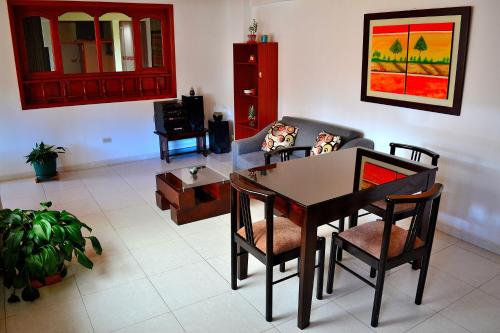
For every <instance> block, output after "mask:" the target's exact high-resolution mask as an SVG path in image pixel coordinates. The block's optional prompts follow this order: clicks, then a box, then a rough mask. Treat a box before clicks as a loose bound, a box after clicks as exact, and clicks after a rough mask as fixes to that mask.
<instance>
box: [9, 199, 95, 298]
mask: <svg viewBox="0 0 500 333" xmlns="http://www.w3.org/2000/svg"><path fill="white" fill-rule="evenodd" d="M40 206H41V209H40V210H21V209H15V210H10V209H3V210H0V234H1V235H2V241H3V249H2V251H1V253H0V264H1V269H2V270H3V284H4V286H5V287H6V288H13V292H12V295H11V296H10V297H9V299H8V302H9V303H14V302H19V301H20V299H19V297H18V296H17V295H16V290H17V289H22V292H21V297H22V299H23V300H25V301H34V300H35V299H37V298H38V297H40V292H39V291H38V289H36V288H38V287H41V286H44V285H47V284H51V283H55V282H58V281H60V280H61V279H62V278H63V277H64V276H65V275H66V272H67V269H66V266H65V262H66V261H67V262H70V261H71V260H72V259H73V256H75V258H76V260H77V262H78V263H79V264H81V265H82V266H84V267H86V268H88V269H92V267H93V263H92V261H91V260H90V259H89V258H88V257H87V255H86V254H85V244H86V241H87V240H89V241H90V242H91V243H92V247H93V249H94V251H95V252H96V253H97V254H98V255H100V254H101V253H102V247H101V244H100V243H99V240H98V239H97V238H96V237H94V236H86V237H85V236H83V234H82V228H85V229H87V230H88V231H89V232H91V231H92V229H91V228H90V227H89V226H88V225H86V224H85V223H83V222H81V221H80V220H78V219H77V218H76V217H75V216H74V215H72V214H70V213H68V212H67V211H64V210H63V211H51V210H49V207H50V206H51V203H50V202H47V203H41V204H40Z"/></svg>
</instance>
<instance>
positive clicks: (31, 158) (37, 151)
mask: <svg viewBox="0 0 500 333" xmlns="http://www.w3.org/2000/svg"><path fill="white" fill-rule="evenodd" d="M65 152H66V149H65V148H63V147H55V146H48V145H46V144H44V143H43V141H42V142H40V144H38V143H36V144H35V147H34V148H33V149H32V150H31V153H29V155H27V156H25V157H26V163H29V164H31V165H33V168H34V169H35V175H36V182H39V181H44V180H49V179H52V178H54V177H56V176H57V157H58V155H59V154H64V153H65Z"/></svg>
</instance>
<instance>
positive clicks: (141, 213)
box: [105, 199, 162, 228]
mask: <svg viewBox="0 0 500 333" xmlns="http://www.w3.org/2000/svg"><path fill="white" fill-rule="evenodd" d="M141 200H142V199H141ZM105 214H106V217H107V218H108V220H109V222H110V223H111V224H112V225H113V227H115V228H127V227H135V226H144V225H146V224H155V223H162V220H161V218H160V216H159V215H158V214H157V213H156V212H155V211H154V210H153V209H152V208H151V207H150V206H149V205H147V204H146V203H145V202H143V204H142V205H139V206H133V207H127V208H121V209H116V210H111V211H105Z"/></svg>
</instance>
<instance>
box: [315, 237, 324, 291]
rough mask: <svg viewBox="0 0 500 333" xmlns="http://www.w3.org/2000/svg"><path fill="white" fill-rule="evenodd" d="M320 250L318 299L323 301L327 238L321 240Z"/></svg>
mask: <svg viewBox="0 0 500 333" xmlns="http://www.w3.org/2000/svg"><path fill="white" fill-rule="evenodd" d="M319 242H320V248H319V255H318V261H319V263H318V266H319V267H318V279H317V281H316V283H317V285H316V298H317V299H323V276H324V275H325V248H326V239H325V237H320V238H319Z"/></svg>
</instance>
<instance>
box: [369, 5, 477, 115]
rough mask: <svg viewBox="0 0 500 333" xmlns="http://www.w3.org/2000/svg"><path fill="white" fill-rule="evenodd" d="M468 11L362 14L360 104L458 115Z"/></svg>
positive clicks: (428, 10)
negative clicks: (383, 105) (393, 106)
mask: <svg viewBox="0 0 500 333" xmlns="http://www.w3.org/2000/svg"><path fill="white" fill-rule="evenodd" d="M470 16H471V7H454V8H439V9H424V10H411V11H401V12H388V13H376V14H366V15H365V19H364V35H363V66H362V69H363V76H362V79H361V100H362V101H365V102H372V103H381V104H388V105H396V106H401V107H407V108H413V109H419V110H426V111H433V112H440V113H446V114H451V115H456V116H458V115H460V109H461V106H462V93H463V88H464V78H465V63H466V57H467V44H468V34H469V24H470Z"/></svg>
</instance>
